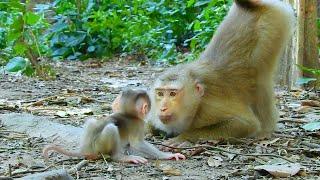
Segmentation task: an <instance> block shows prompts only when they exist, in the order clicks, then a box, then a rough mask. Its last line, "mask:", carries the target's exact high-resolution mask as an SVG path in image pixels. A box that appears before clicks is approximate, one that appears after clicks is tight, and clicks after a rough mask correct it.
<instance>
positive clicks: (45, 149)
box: [42, 145, 84, 159]
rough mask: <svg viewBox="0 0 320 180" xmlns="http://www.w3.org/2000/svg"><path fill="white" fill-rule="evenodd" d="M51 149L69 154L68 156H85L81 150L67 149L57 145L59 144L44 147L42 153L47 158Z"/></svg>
mask: <svg viewBox="0 0 320 180" xmlns="http://www.w3.org/2000/svg"><path fill="white" fill-rule="evenodd" d="M49 151H56V152H58V153H61V154H64V155H67V156H71V157H84V155H83V154H81V153H80V152H74V151H67V150H66V149H64V148H62V147H60V146H57V145H48V146H46V147H45V148H43V151H42V155H43V156H44V157H45V158H46V159H48V157H49V156H48V153H49Z"/></svg>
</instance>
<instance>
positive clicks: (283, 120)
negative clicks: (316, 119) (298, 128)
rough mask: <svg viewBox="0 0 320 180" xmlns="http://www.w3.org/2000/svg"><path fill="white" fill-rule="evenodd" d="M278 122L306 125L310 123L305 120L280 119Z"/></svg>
mask: <svg viewBox="0 0 320 180" xmlns="http://www.w3.org/2000/svg"><path fill="white" fill-rule="evenodd" d="M278 122H289V123H300V124H304V123H307V122H308V121H306V120H303V119H280V120H279V121H278Z"/></svg>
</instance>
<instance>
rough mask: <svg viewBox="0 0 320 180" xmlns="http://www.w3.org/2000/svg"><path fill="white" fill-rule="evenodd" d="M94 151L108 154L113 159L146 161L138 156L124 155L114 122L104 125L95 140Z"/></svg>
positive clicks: (133, 161)
mask: <svg viewBox="0 0 320 180" xmlns="http://www.w3.org/2000/svg"><path fill="white" fill-rule="evenodd" d="M95 147H96V151H97V152H100V153H102V154H109V155H110V156H111V158H112V159H113V160H114V161H119V162H129V163H135V164H139V163H146V162H147V160H146V159H145V158H143V157H140V156H133V155H125V154H124V152H123V149H122V144H121V138H120V134H119V130H118V127H117V126H116V125H114V124H108V125H106V126H105V127H104V128H103V130H102V132H101V134H100V135H99V137H98V138H97V140H96V142H95Z"/></svg>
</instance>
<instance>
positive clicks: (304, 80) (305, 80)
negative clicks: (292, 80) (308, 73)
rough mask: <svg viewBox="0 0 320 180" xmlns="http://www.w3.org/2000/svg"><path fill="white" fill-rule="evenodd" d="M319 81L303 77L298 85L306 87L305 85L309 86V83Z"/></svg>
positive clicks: (298, 81)
mask: <svg viewBox="0 0 320 180" xmlns="http://www.w3.org/2000/svg"><path fill="white" fill-rule="evenodd" d="M316 80H317V79H316V78H306V77H302V78H299V79H298V80H297V82H296V84H297V85H304V84H308V83H309V82H312V81H316Z"/></svg>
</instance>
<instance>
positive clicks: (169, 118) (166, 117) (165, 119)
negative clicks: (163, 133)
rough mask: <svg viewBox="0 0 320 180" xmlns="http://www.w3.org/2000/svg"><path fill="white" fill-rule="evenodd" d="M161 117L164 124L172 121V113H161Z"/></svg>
mask: <svg viewBox="0 0 320 180" xmlns="http://www.w3.org/2000/svg"><path fill="white" fill-rule="evenodd" d="M159 119H160V120H161V122H163V123H164V124H167V123H169V122H170V121H172V119H173V118H172V115H159Z"/></svg>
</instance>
